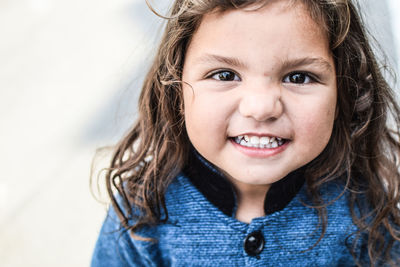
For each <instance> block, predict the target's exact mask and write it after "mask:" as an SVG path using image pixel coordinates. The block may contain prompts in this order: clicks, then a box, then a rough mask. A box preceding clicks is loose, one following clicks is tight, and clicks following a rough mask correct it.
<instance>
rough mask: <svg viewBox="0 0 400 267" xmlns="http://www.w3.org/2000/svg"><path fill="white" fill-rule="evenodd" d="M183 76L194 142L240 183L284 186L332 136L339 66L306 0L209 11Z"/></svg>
mask: <svg viewBox="0 0 400 267" xmlns="http://www.w3.org/2000/svg"><path fill="white" fill-rule="evenodd" d="M182 79H183V81H184V83H183V99H184V106H185V122H186V129H187V133H188V135H189V139H190V141H191V142H192V144H193V146H194V147H195V148H196V149H197V151H198V152H199V153H200V154H201V155H202V156H203V157H204V158H206V159H207V160H208V161H210V162H211V163H213V164H214V165H216V166H217V167H218V168H219V169H220V170H221V171H222V172H224V173H225V174H226V175H227V177H228V178H229V179H231V181H232V182H233V183H235V184H236V185H242V186H248V185H264V186H266V185H269V184H271V183H273V182H276V181H277V180H279V179H281V178H283V177H284V176H286V175H287V174H288V173H290V172H292V171H294V170H296V169H297V168H299V167H301V166H303V165H305V164H307V163H308V162H310V161H311V160H313V159H314V158H316V157H317V156H318V155H319V154H320V153H321V152H322V151H323V149H324V148H325V146H326V145H327V143H328V140H329V138H330V136H331V133H332V127H333V122H334V119H335V109H336V94H337V89H336V74H335V66H334V62H333V59H332V55H331V53H330V50H329V45H328V40H327V37H326V35H325V33H324V32H323V31H322V29H321V27H320V26H319V25H318V23H316V22H315V21H313V20H312V19H311V17H310V16H309V14H308V12H307V10H306V8H305V7H304V6H302V5H300V4H296V5H293V4H289V1H273V2H271V3H269V4H267V5H266V6H265V7H263V8H262V9H259V10H252V11H250V10H233V11H228V12H224V13H217V12H213V13H210V14H207V15H205V16H204V18H203V20H202V22H201V24H200V26H199V28H198V30H197V31H196V32H195V33H194V35H193V37H192V40H191V43H190V45H189V47H188V50H187V53H186V55H185V62H184V67H183V78H182ZM186 83H187V84H186Z"/></svg>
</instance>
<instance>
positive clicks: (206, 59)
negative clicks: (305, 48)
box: [197, 54, 333, 71]
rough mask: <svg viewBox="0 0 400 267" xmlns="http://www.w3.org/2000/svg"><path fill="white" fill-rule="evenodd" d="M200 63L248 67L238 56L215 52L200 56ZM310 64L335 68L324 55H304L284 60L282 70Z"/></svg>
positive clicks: (327, 68) (330, 69) (328, 68)
mask: <svg viewBox="0 0 400 267" xmlns="http://www.w3.org/2000/svg"><path fill="white" fill-rule="evenodd" d="M197 62H198V63H205V64H207V63H213V62H218V63H224V64H228V65H230V66H233V67H241V68H246V67H247V65H246V63H244V62H243V61H241V60H240V59H238V58H234V57H225V56H219V55H214V54H205V55H204V56H202V57H200V58H199V59H198V60H197ZM308 65H317V66H318V67H320V68H323V69H326V70H328V71H332V70H333V66H332V64H331V63H329V62H328V61H327V60H325V59H324V58H322V57H315V58H314V57H304V58H297V59H290V60H282V61H281V68H280V69H282V70H284V69H288V68H292V69H293V68H298V67H302V66H308Z"/></svg>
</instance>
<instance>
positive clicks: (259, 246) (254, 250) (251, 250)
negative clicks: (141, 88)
mask: <svg viewBox="0 0 400 267" xmlns="http://www.w3.org/2000/svg"><path fill="white" fill-rule="evenodd" d="M264 244H265V241H264V237H263V235H262V233H261V232H260V231H255V232H252V233H250V234H249V235H248V236H246V239H245V240H244V244H243V247H244V251H246V253H247V254H248V255H250V256H257V255H258V254H260V253H261V251H262V250H263V248H264Z"/></svg>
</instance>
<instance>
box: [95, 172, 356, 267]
mask: <svg viewBox="0 0 400 267" xmlns="http://www.w3.org/2000/svg"><path fill="white" fill-rule="evenodd" d="M341 190H342V188H340V187H338V186H337V185H334V184H331V185H329V186H327V187H326V188H325V189H324V196H325V199H327V200H329V199H334V198H335V197H336V196H338V195H339V194H340V192H341ZM165 197H166V205H167V210H168V214H169V219H168V222H167V223H163V224H160V225H158V226H156V227H146V228H143V229H142V230H140V231H139V232H138V235H141V236H146V237H153V238H156V239H157V240H158V242H156V243H151V242H146V241H140V240H135V239H133V238H131V236H130V235H129V233H128V232H127V231H120V222H119V219H118V217H117V215H116V214H115V212H114V210H113V209H110V211H109V213H108V216H107V218H106V220H105V222H104V225H103V227H102V229H101V233H100V236H99V239H98V241H97V244H96V247H95V251H94V255H93V258H92V266H93V267H96V266H108V267H112V266H354V265H355V263H354V260H353V257H352V256H351V255H350V253H349V251H348V249H347V247H346V245H345V244H346V237H348V235H349V234H350V233H352V232H353V231H355V230H357V229H356V227H355V225H354V224H353V222H352V219H351V216H350V211H349V208H348V205H347V197H346V194H345V195H343V196H342V197H341V198H339V199H338V200H337V201H335V202H334V203H333V204H332V205H330V206H328V226H327V230H326V233H325V235H324V237H323V239H322V240H321V241H320V242H319V243H318V244H317V245H316V246H315V247H313V248H312V246H313V245H314V244H315V243H316V241H317V240H318V238H319V236H320V235H319V234H320V230H316V229H320V228H318V227H317V225H318V215H317V213H316V211H315V209H312V208H309V207H306V206H305V205H304V204H303V203H304V202H306V203H307V202H308V201H309V200H308V199H307V194H306V189H305V186H303V187H302V188H301V189H300V191H299V192H298V193H297V194H296V195H295V196H294V198H293V199H292V200H291V201H290V202H289V204H288V205H287V206H286V207H285V208H283V209H282V210H280V211H277V212H274V213H272V214H269V215H266V216H264V217H260V218H255V219H253V220H252V221H251V223H250V224H246V223H243V222H240V221H238V220H236V219H235V218H234V217H233V216H227V215H226V214H225V213H223V212H222V211H221V210H220V209H218V208H217V207H216V206H214V205H213V204H211V202H210V201H209V200H207V198H206V197H205V196H204V194H202V193H201V192H200V191H199V190H198V188H197V187H195V186H194V185H193V184H192V183H191V181H190V179H189V178H188V177H187V176H185V175H183V174H181V175H179V176H178V177H176V179H175V180H174V181H173V182H172V184H171V185H170V186H169V187H168V190H167V193H166V195H165ZM347 242H348V243H351V238H350V240H347Z"/></svg>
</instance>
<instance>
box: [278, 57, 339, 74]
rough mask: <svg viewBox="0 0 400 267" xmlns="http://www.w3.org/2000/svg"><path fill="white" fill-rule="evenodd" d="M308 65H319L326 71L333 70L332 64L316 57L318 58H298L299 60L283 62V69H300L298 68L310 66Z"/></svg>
mask: <svg viewBox="0 0 400 267" xmlns="http://www.w3.org/2000/svg"><path fill="white" fill-rule="evenodd" d="M308 65H317V66H318V67H320V68H323V69H326V70H328V71H332V70H333V66H332V64H331V63H329V62H328V61H326V60H325V59H324V58H321V57H316V58H313V57H305V58H298V59H292V60H283V61H282V69H287V68H298V67H302V66H308Z"/></svg>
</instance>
